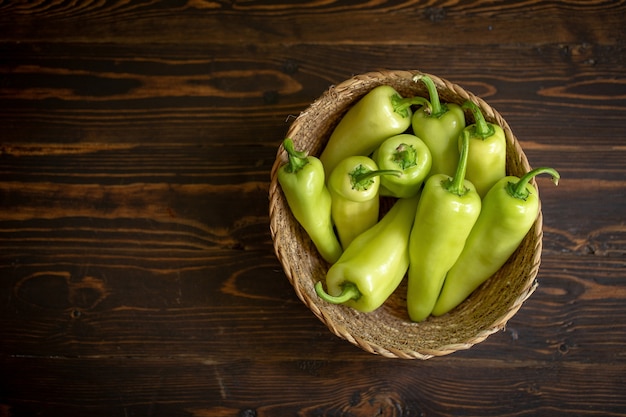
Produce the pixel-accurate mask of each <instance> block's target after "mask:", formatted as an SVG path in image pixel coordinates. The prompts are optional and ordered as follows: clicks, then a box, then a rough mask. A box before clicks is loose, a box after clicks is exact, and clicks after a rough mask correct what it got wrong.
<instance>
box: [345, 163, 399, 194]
mask: <svg viewBox="0 0 626 417" xmlns="http://www.w3.org/2000/svg"><path fill="white" fill-rule="evenodd" d="M348 175H350V182H351V184H352V188H353V189H355V190H367V188H368V187H369V186H370V185H372V182H373V178H374V177H379V176H381V175H395V176H396V177H399V176H401V175H402V171H398V170H395V169H378V170H370V169H368V168H367V167H365V166H363V165H359V166H358V167H356V168H355V169H353V170H352V172H350V173H349V174H348Z"/></svg>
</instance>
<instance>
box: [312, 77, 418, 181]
mask: <svg viewBox="0 0 626 417" xmlns="http://www.w3.org/2000/svg"><path fill="white" fill-rule="evenodd" d="M411 104H412V103H411V102H406V101H403V99H402V97H401V96H400V94H399V93H398V92H397V91H396V90H395V89H394V88H393V87H391V86H388V85H381V86H378V87H375V88H374V89H372V90H371V91H369V92H368V93H367V94H366V95H365V96H363V97H362V98H361V99H359V101H357V103H356V104H355V105H354V106H353V107H351V108H350V110H348V112H347V113H346V114H345V115H344V116H343V117H342V118H341V120H340V122H339V124H338V125H337V126H336V127H335V129H334V130H333V132H332V134H331V136H330V138H329V139H328V143H327V144H326V147H325V148H324V150H323V151H322V154H321V155H320V160H321V161H322V164H323V165H324V170H325V172H326V176H327V177H328V176H329V175H330V173H331V172H332V171H333V170H334V169H335V166H337V164H338V163H339V162H341V161H342V160H344V159H346V158H347V157H349V156H355V155H361V156H367V155H370V154H371V153H372V152H374V150H375V149H376V148H377V147H378V146H379V145H380V144H381V143H382V142H383V141H384V140H385V139H387V138H388V137H390V136H393V135H398V134H400V133H403V132H404V131H405V130H407V129H408V128H409V126H410V125H411V116H412V114H413V112H412V111H411Z"/></svg>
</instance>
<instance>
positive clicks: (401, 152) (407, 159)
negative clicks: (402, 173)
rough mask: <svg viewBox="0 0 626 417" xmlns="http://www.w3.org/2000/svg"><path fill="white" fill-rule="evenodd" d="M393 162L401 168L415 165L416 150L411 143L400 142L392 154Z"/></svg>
mask: <svg viewBox="0 0 626 417" xmlns="http://www.w3.org/2000/svg"><path fill="white" fill-rule="evenodd" d="M393 162H394V163H395V164H397V165H398V166H399V167H400V168H402V169H403V170H405V169H408V168H411V167H413V166H415V165H417V151H416V150H415V148H414V147H412V146H411V145H408V144H406V143H401V144H400V145H398V147H397V148H396V150H395V152H394V154H393Z"/></svg>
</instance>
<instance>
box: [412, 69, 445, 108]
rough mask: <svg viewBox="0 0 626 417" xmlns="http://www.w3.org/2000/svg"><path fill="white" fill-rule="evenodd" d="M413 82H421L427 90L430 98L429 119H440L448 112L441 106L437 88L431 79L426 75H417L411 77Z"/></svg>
mask: <svg viewBox="0 0 626 417" xmlns="http://www.w3.org/2000/svg"><path fill="white" fill-rule="evenodd" d="M413 81H414V82H418V81H421V82H423V83H424V85H425V86H426V89H427V90H428V96H429V97H430V115H431V117H440V116H441V115H443V114H444V113H446V112H447V111H448V109H447V108H446V106H445V105H442V104H441V101H440V100H439V93H438V92H437V86H436V85H435V83H434V82H433V80H432V78H430V77H429V76H428V75H424V74H417V75H415V76H414V77H413Z"/></svg>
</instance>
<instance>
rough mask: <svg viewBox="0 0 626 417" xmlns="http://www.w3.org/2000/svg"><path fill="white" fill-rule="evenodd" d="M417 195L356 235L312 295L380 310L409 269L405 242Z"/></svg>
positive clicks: (356, 307)
mask: <svg viewBox="0 0 626 417" xmlns="http://www.w3.org/2000/svg"><path fill="white" fill-rule="evenodd" d="M418 200H419V195H418V196H415V197H411V198H402V199H399V200H397V201H396V203H395V204H394V205H393V207H391V210H389V212H388V213H387V214H385V216H384V217H383V218H382V219H381V220H380V222H378V223H377V224H376V225H374V226H373V227H372V228H370V229H368V230H366V231H365V232H363V233H362V234H361V235H359V236H358V237H357V238H356V239H354V242H352V244H351V245H350V246H348V248H347V249H346V250H345V252H344V253H343V255H342V256H341V257H340V258H339V260H338V261H337V262H336V263H335V264H333V265H332V266H331V267H330V269H329V270H328V273H327V274H326V287H327V291H328V292H325V291H324V287H323V285H322V282H321V281H319V282H317V284H316V285H315V291H316V292H317V294H318V295H319V297H320V298H322V299H323V300H325V301H328V302H329V303H333V304H345V305H347V306H349V307H352V308H354V309H356V310H358V311H361V312H365V313H367V312H370V311H374V310H376V309H377V308H378V307H380V306H381V305H382V304H383V303H384V302H385V300H386V299H387V298H389V296H390V295H391V294H392V293H393V292H394V291H395V289H396V288H397V287H398V285H399V284H400V282H401V281H402V278H404V275H405V274H406V271H407V268H408V266H409V253H408V241H409V234H410V233H411V227H412V225H413V219H414V218H415V208H416V207H417V202H418Z"/></svg>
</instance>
